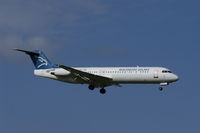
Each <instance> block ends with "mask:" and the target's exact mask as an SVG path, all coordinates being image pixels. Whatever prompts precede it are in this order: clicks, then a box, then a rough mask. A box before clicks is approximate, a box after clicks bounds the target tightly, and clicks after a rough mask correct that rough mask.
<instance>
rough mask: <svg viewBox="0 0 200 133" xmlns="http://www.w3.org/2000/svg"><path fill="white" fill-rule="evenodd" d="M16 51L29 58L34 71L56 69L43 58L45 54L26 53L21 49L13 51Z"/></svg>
mask: <svg viewBox="0 0 200 133" xmlns="http://www.w3.org/2000/svg"><path fill="white" fill-rule="evenodd" d="M15 50H16V51H20V52H24V53H26V54H28V55H29V56H30V57H31V60H32V61H33V64H34V66H35V69H51V68H58V67H57V66H56V65H54V64H52V63H51V62H50V60H49V59H48V58H47V57H46V56H45V54H44V53H43V52H42V51H40V50H34V51H26V50H21V49H15Z"/></svg>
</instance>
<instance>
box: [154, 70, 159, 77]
mask: <svg viewBox="0 0 200 133" xmlns="http://www.w3.org/2000/svg"><path fill="white" fill-rule="evenodd" d="M153 77H154V78H158V70H155V71H154V75H153Z"/></svg>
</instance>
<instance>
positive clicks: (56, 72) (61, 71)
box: [50, 69, 70, 76]
mask: <svg viewBox="0 0 200 133" xmlns="http://www.w3.org/2000/svg"><path fill="white" fill-rule="evenodd" d="M50 73H51V74H52V75H55V76H67V75H70V72H69V71H67V70H64V69H55V70H54V71H52V72H50Z"/></svg>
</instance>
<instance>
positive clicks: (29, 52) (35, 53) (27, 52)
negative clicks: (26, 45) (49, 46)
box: [14, 49, 40, 56]
mask: <svg viewBox="0 0 200 133" xmlns="http://www.w3.org/2000/svg"><path fill="white" fill-rule="evenodd" d="M14 50H16V51H20V52H24V53H26V54H28V55H36V56H39V55H40V54H39V53H37V52H32V51H26V50H22V49H14Z"/></svg>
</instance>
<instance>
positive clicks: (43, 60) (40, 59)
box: [38, 57, 48, 68]
mask: <svg viewBox="0 0 200 133" xmlns="http://www.w3.org/2000/svg"><path fill="white" fill-rule="evenodd" d="M38 60H39V61H40V62H41V64H40V65H39V66H38V68H40V67H41V66H47V65H48V62H47V60H45V59H44V58H42V57H38Z"/></svg>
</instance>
